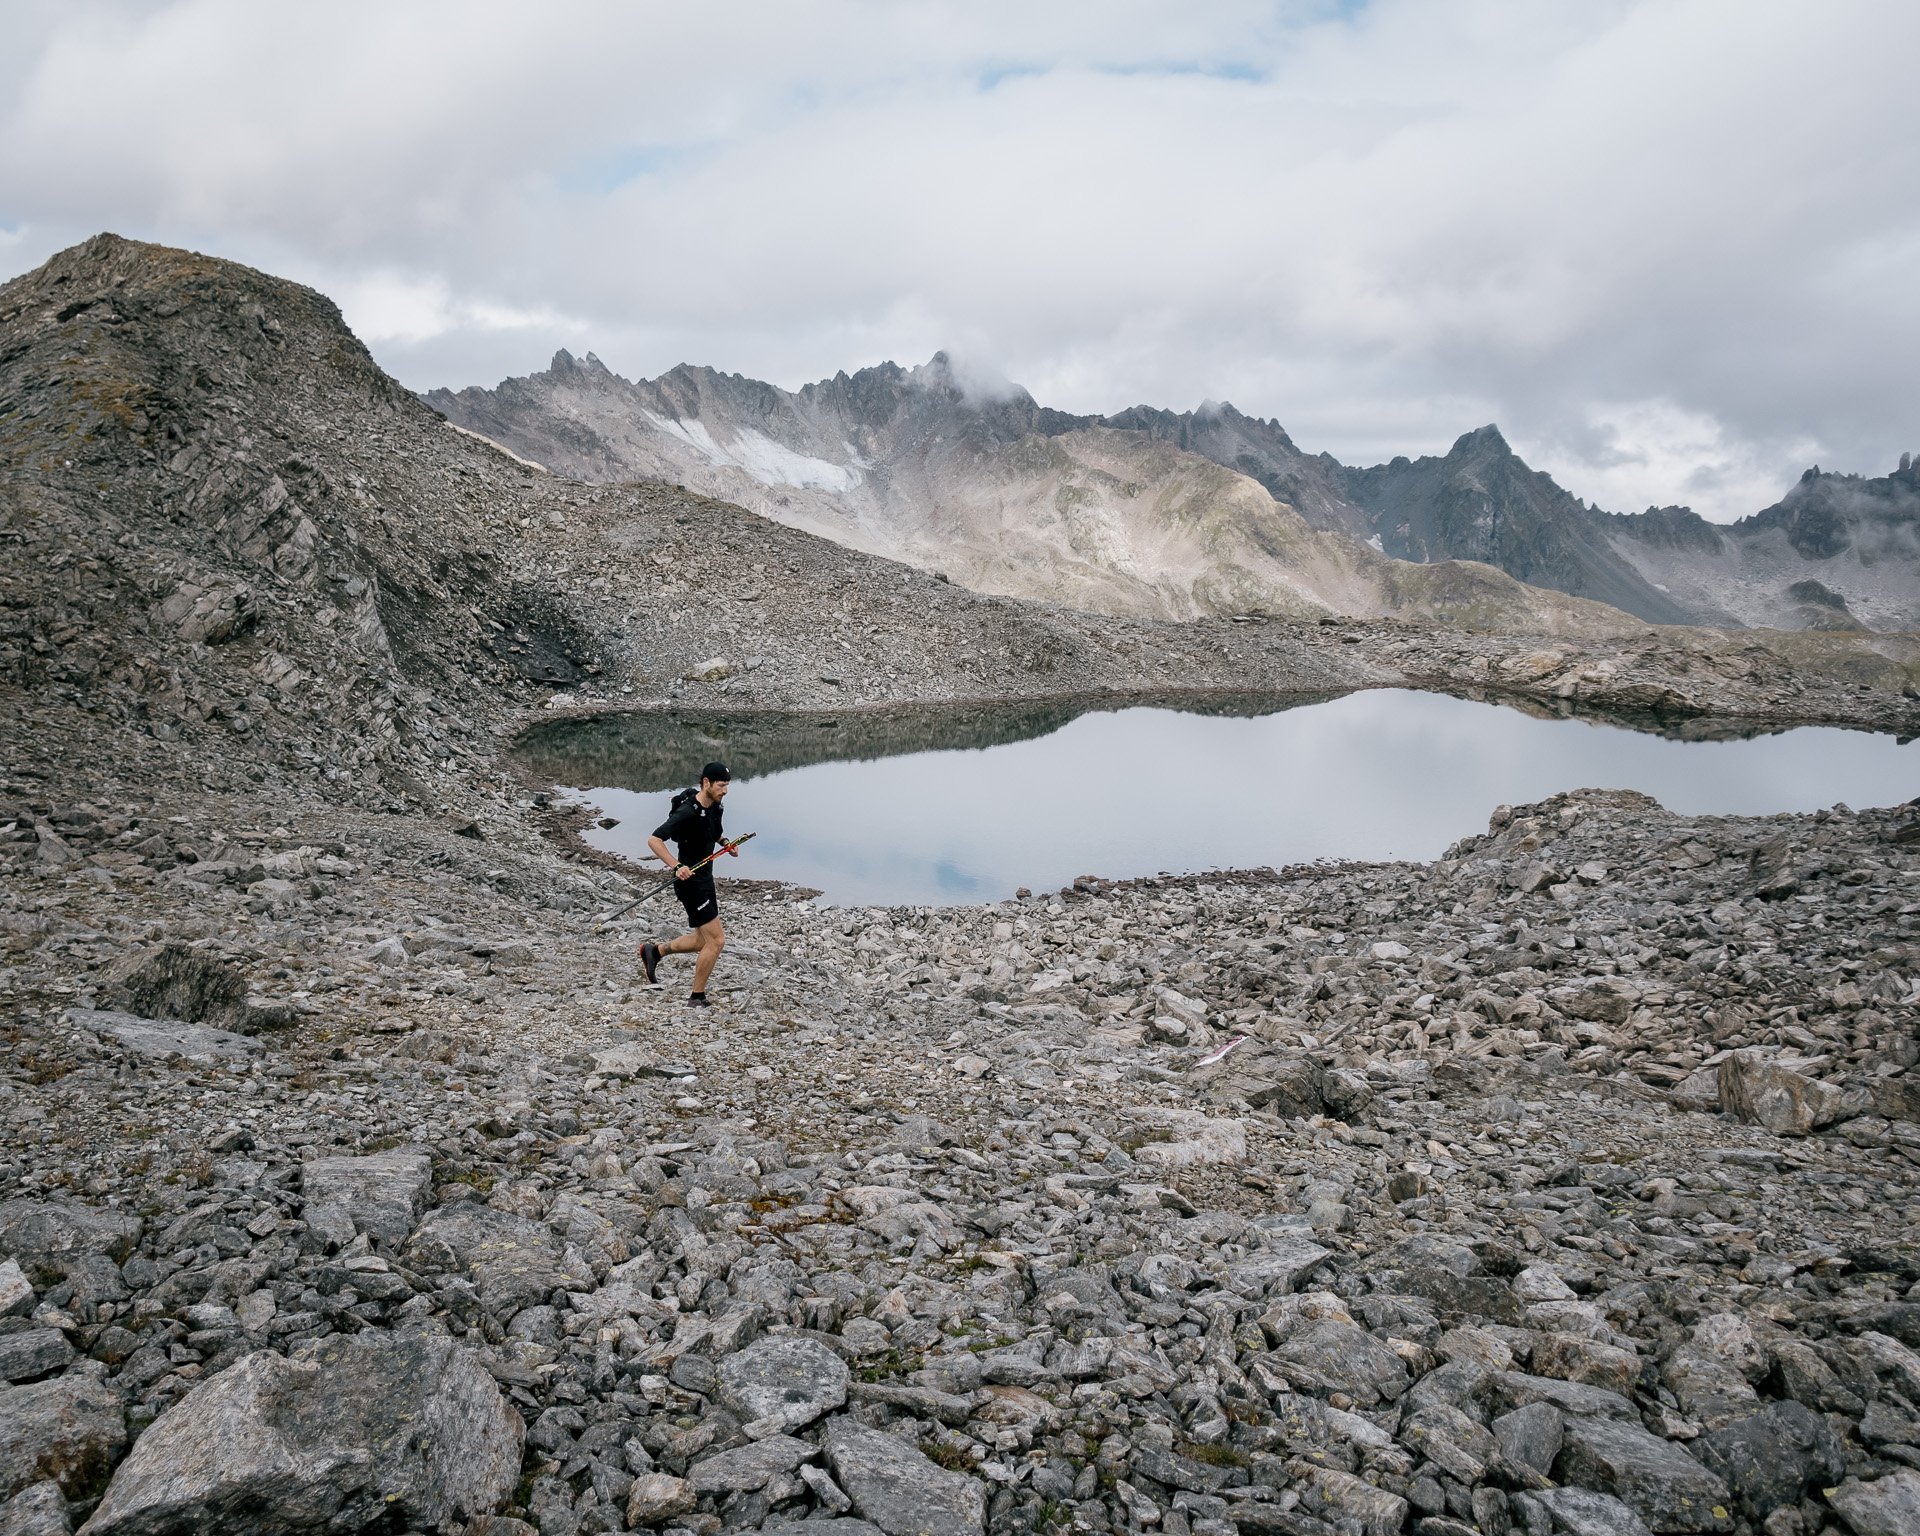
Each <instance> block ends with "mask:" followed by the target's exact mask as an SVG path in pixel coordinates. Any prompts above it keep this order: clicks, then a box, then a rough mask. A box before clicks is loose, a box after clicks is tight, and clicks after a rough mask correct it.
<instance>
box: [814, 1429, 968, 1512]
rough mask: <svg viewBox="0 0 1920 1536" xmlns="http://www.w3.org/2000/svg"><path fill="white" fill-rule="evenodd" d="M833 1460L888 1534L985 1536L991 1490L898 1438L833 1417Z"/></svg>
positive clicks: (861, 1505) (863, 1508)
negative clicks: (945, 1466)
mask: <svg viewBox="0 0 1920 1536" xmlns="http://www.w3.org/2000/svg"><path fill="white" fill-rule="evenodd" d="M824 1444H825V1448H826V1453H827V1461H828V1463H829V1464H830V1465H831V1466H832V1468H833V1475H834V1476H835V1477H836V1478H837V1479H839V1482H840V1486H841V1487H842V1488H844V1489H845V1490H846V1492H847V1497H848V1498H850V1499H852V1500H853V1507H854V1508H855V1509H856V1510H858V1511H859V1512H860V1514H861V1516H862V1517H863V1518H865V1519H867V1520H871V1521H872V1522H873V1523H874V1524H875V1525H877V1526H879V1527H880V1529H881V1530H883V1531H885V1532H886V1533H887V1536H980V1533H981V1532H982V1531H983V1530H984V1529H985V1528H986V1520H987V1496H986V1490H985V1489H984V1488H983V1487H982V1486H981V1485H980V1484H979V1483H978V1482H976V1481H975V1480H974V1479H973V1478H971V1477H968V1476H966V1475H965V1474H964V1473H960V1472H948V1471H945V1470H944V1469H942V1468H940V1467H936V1466H935V1465H934V1464H933V1463H932V1462H931V1461H929V1460H927V1458H926V1457H925V1456H923V1455H921V1454H920V1452H919V1451H917V1450H915V1449H914V1448H913V1447H912V1446H910V1445H908V1444H907V1443H906V1441H904V1440H902V1439H900V1438H899V1437H898V1436H897V1435H889V1434H886V1433H884V1432H882V1431H881V1430H877V1429H869V1428H867V1426H866V1425H864V1424H861V1423H858V1422H856V1421H855V1420H853V1419H849V1418H837V1419H831V1420H829V1421H828V1423H827V1433H826V1438H825V1441H824Z"/></svg>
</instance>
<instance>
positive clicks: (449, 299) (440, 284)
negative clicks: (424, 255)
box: [323, 272, 587, 348]
mask: <svg viewBox="0 0 1920 1536" xmlns="http://www.w3.org/2000/svg"><path fill="white" fill-rule="evenodd" d="M323 286H325V287H326V288H327V290H328V291H329V292H330V294H331V296H332V297H333V299H334V301H335V302H336V303H338V304H339V306H340V312H341V314H342V315H344V316H345V317H346V321H347V324H348V325H350V326H352V327H353V331H354V334H355V335H357V336H359V338H360V339H361V340H362V341H364V342H366V343H367V345H368V346H369V347H370V348H377V347H379V346H381V345H382V344H383V343H396V344H398V345H401V346H417V345H419V344H420V343H422V342H427V341H432V340H434V339H436V338H438V337H441V336H444V335H446V334H447V333H448V332H449V331H454V330H472V331H479V332H489V331H538V332H541V333H542V334H545V335H552V334H555V333H556V332H574V333H578V332H581V331H584V330H585V329H587V327H586V326H585V325H583V324H582V323H581V322H580V321H577V320H569V319H567V318H566V317H565V316H563V315H561V314H560V313H559V312H558V311H557V310H554V309H552V308H548V307H545V306H543V307H540V308H537V309H520V308H517V307H515V306H514V305H511V304H501V303H497V302H489V301H487V300H485V299H480V298H473V297H463V296H459V295H456V294H455V293H454V292H453V289H452V287H451V285H450V284H449V283H448V282H447V280H446V279H445V278H441V277H424V278H422V277H410V276H407V275H406V274H404V273H398V272H373V273H368V274H366V275H364V276H355V277H343V278H341V279H340V281H339V282H338V283H335V284H324V280H323Z"/></svg>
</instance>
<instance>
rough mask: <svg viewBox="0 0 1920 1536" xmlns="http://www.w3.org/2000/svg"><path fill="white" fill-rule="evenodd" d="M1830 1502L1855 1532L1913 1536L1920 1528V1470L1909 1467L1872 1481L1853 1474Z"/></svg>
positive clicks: (1861, 1535)
mask: <svg viewBox="0 0 1920 1536" xmlns="http://www.w3.org/2000/svg"><path fill="white" fill-rule="evenodd" d="M1827 1502H1828V1503H1829V1504H1831V1505H1832V1506H1833V1507H1834V1508H1835V1509H1837V1510H1839V1511H1840V1518H1841V1519H1843V1520H1845V1521H1846V1522H1847V1524H1848V1525H1849V1526H1851V1527H1852V1528H1853V1533H1854V1536H1913V1532H1915V1531H1920V1472H1915V1471H1913V1470H1912V1469H1911V1468H1906V1469H1903V1470H1901V1471H1899V1472H1895V1473H1892V1474H1891V1475H1890V1476H1887V1477H1879V1478H1875V1479H1874V1480H1873V1481H1872V1482H1870V1483H1863V1482H1861V1481H1859V1479H1857V1478H1851V1477H1850V1478H1848V1479H1847V1480H1846V1481H1845V1482H1844V1483H1842V1484H1841V1485H1840V1486H1839V1487H1838V1488H1836V1489H1834V1490H1833V1492H1832V1493H1830V1494H1828V1495H1827Z"/></svg>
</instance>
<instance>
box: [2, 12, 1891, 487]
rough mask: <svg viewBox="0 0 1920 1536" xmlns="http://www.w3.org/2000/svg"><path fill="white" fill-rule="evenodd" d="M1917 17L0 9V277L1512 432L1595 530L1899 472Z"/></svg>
mask: <svg viewBox="0 0 1920 1536" xmlns="http://www.w3.org/2000/svg"><path fill="white" fill-rule="evenodd" d="M1917 101H1920V5H1914V4H1908V3H1904V0H1819V3H1813V0H1648V3H1636V0H1559V3H1542V0H1369V3H1345V4H1339V3H1334V0H1282V3H1270V4H1238V3H1227V0H1183V3H1182V4H1179V5H1170V4H1167V3H1165V0H1140V3H1133V0H1105V3H1098V4H1094V3H1073V0H1040V3H1035V0H1018V3H1003V0H957V3H953V4H944V3H942V4H916V3H891V4H883V3H862V0H837V3H836V0H773V3H754V0H732V3H730V4H727V5H724V6H717V5H701V4H687V3H685V0H682V3H678V4H674V5H655V4H643V3H637V0H618V3H607V4H588V3H578V4H565V3H556V0H546V3H543V4H540V5H537V6H536V5H527V4H524V3H521V4H490V3H480V0H460V3H450V4H440V5H434V4H406V5H401V4H393V3H386V0H383V3H374V4H354V3H346V0H329V3H327V4H325V5H320V4H309V5H305V6H295V5H292V4H284V5H262V4H258V3H256V0H180V3H172V4H160V3H134V0H125V3H119V4H111V3H97V4H85V3H79V0H55V3H46V4H35V3H31V0H26V3H23V0H13V3H11V4H8V5H6V6H5V8H4V10H0V274H4V275H8V276H10V275H12V274H13V273H15V272H18V271H23V270H25V269H27V268H29V267H31V266H33V265H35V264H37V263H38V262H40V261H42V260H43V259H45V257H46V256H48V255H49V254H50V253H52V252H53V251H55V250H58V249H60V248H61V247H63V246H65V245H68V244H71V243H73V242H74V241H76V240H79V239H82V238H84V237H86V236H87V235H89V234H92V233H95V232H96V231H98V230H101V229H112V230H115V231H118V232H119V233H121V234H125V235H129V236H136V237H140V238H144V239H150V240H158V241H163V242H166V243H168V244H175V245H184V246H191V247H195V248H197V249H200V250H204V251H208V252H211V253H213V254H216V255H220V256H226V257H232V258H235V259H237V260H240V261H245V262H248V263H250V264H252V265H255V266H259V267H262V268H265V269H267V270H269V271H273V272H276V273H279V274H282V275H285V276H289V277H294V278H298V279H299V280H301V281H304V282H307V283H311V284H313V285H314V286H316V287H319V288H321V289H323V290H324V291H325V292H327V293H329V294H331V295H332V296H333V297H334V298H336V299H337V300H338V301H339V302H340V304H341V306H342V308H343V309H344V310H345V312H346V316H347V319H348V321H349V322H350V323H351V324H352V325H353V326H354V328H355V329H356V330H357V331H358V332H359V333H360V335H361V336H362V337H363V338H364V339H365V340H366V342H367V343H368V345H369V346H370V347H371V348H372V349H373V352H374V354H375V356H376V357H378V358H379V359H380V360H381V362H382V363H384V364H385V365H386V367H387V368H389V369H390V370H391V371H392V372H393V373H395V374H396V375H397V376H398V377H399V378H401V379H402V380H403V381H405V382H406V383H407V384H409V385H412V386H414V387H416V388H428V387H431V386H434V385H441V384H446V385H452V386H460V385H465V384H473V383H482V384H492V383H495V382H497V381H498V380H499V379H500V378H502V377H504V376H506V375H508V374H512V373H524V372H528V371H530V370H533V369H536V368H539V367H543V366H545V363H546V361H547V359H548V358H549V357H550V356H551V354H552V352H553V351H554V349H555V348H556V347H559V346H566V347H568V348H570V349H572V350H573V351H575V352H577V353H583V352H585V351H587V350H589V349H591V350H593V351H595V352H597V353H598V354H599V355H600V357H601V358H602V359H604V360H605V361H606V363H607V364H608V365H609V366H610V367H612V368H614V369H615V370H616V371H618V372H620V373H623V374H626V375H629V376H639V375H652V374H657V373H659V372H661V371H662V370H664V369H666V368H668V367H671V366H672V365H673V364H675V363H677V362H682V361H685V362H694V363H707V364H711V365H713V366H715V367H718V368H722V369H726V370H728V371H737V372H741V373H746V374H750V375H753V376H755V377H759V378H765V379H771V380H772V381H774V382H776V383H779V384H783V385H786V386H789V387H793V386H796V385H799V384H801V383H804V382H806V381H807V380H810V379H814V378H818V377H822V376H825V375H828V374H831V373H833V372H835V371H837V370H839V369H842V368H845V369H848V370H852V369H854V368H858V367H861V366H863V365H866V364H869V363H873V362H877V361H880V360H881V359H884V358H894V359H896V360H899V361H902V362H909V363H910V362H916V361H922V360H924V359H925V358H926V357H927V356H928V355H930V354H931V353H932V352H933V351H934V350H935V349H937V348H941V347H945V348H948V349H950V350H951V351H953V352H955V353H956V354H957V355H958V356H961V357H963V358H965V359H967V360H969V361H970V362H971V363H972V364H973V365H974V366H975V367H977V368H979V369H983V370H997V371H998V372H1000V373H1002V374H1004V375H1006V376H1007V377H1010V378H1012V379H1015V380H1018V381H1019V382H1020V383H1022V384H1024V385H1026V386H1027V387H1028V388H1029V389H1031V390H1032V391H1033V393H1034V394H1035V395H1036V396H1037V397H1038V398H1039V399H1040V400H1042V401H1043V402H1045V403H1048V404H1052V405H1057V406H1060V407H1062V408H1065V409H1070V410H1079V411H1110V410H1115V409H1119V408H1121V407H1124V406H1126V405H1129V404H1133V403H1135V402H1140V401H1145V402H1149V403H1153V404H1157V405H1167V406H1172V407H1176V408H1184V407H1189V406H1192V405H1195V404H1197V403H1199V402H1200V401H1201V400H1203V399H1207V398H1216V399H1227V400H1231V401H1233V402H1234V403H1235V404H1236V405H1238V406H1239V407H1241V408H1242V409H1243V410H1246V411H1248V412H1250V413H1253V414H1256V415H1261V416H1275V417H1278V418H1279V419H1280V421H1281V422H1282V423H1283V424H1284V425H1285V426H1286V427H1287V429H1288V430H1289V431H1290V432H1292V434H1293V435H1294V438H1295V440H1296V441H1298V442H1299V443H1300V444H1301V445H1302V446H1303V447H1305V448H1308V449H1310V450H1318V449H1322V448H1325V449H1327V450H1329V451H1331V452H1333V453H1335V454H1336V455H1338V456H1340V457H1341V458H1343V459H1346V460H1348V461H1350V462H1353V461H1357V462H1369V463H1370V462H1374V461H1377V460H1379V459H1382V458H1386V457H1390V456H1391V455H1393V454H1395V453H1410V454H1419V453H1426V452H1438V451H1444V449H1445V448H1446V447H1447V445H1448V444H1449V443H1450V442H1451V441H1452V439H1453V438H1454V437H1455V436H1457V435H1458V434H1459V433H1460V432H1462V431H1465V430H1468V429H1470V428H1472V427H1475V426H1478V425H1480V424H1482V423H1484V422H1488V421H1497V422H1498V423H1499V424H1500V426H1501V427H1502V428H1503V429H1504V430H1505V431H1506V433H1507V435H1508V437H1509V439H1510V440H1511V441H1512V442H1513V444H1514V446H1515V447H1516V448H1517V449H1519V450H1520V452H1521V453H1523V454H1524V455H1525V456H1526V457H1527V458H1528V459H1529V460H1530V461H1531V462H1533V463H1534V464H1535V465H1536V466H1538V467H1542V468H1546V469H1549V470H1551V471H1552V472H1553V473H1554V474H1555V476H1556V477H1557V478H1559V479H1560V480H1561V482H1562V483H1563V484H1565V485H1566V486H1567V487H1568V488H1569V489H1570V490H1572V491H1574V492H1575V493H1576V494H1578V495H1581V496H1585V497H1587V498H1589V499H1590V500H1594V501H1597V502H1598V503H1599V504H1601V505H1602V506H1605V507H1608V508H1610V509H1612V510H1616V511H1637V510H1639V509H1640V508H1642V507H1644V506H1646V505H1648V504H1650V503H1654V502H1660V503H1665V502H1674V501H1680V502H1689V503H1691V504H1692V505H1693V506H1694V507H1696V508H1697V509H1698V510H1700V511H1702V512H1703V513H1706V514H1707V515H1709V516H1714V517H1731V516H1736V515H1739V514H1742V513H1745V512H1749V511H1752V510H1755V509H1757V508H1758V507H1760V506H1763V505H1765V504H1767V503H1768V502H1771V501H1773V500H1775V499H1777V497H1778V496H1779V494H1780V493H1781V492H1782V491H1783V490H1784V489H1785V488H1786V486H1787V485H1788V484H1789V483H1790V482H1791V481H1792V479H1793V478H1794V477H1795V476H1796V475H1797V474H1798V473H1799V471H1800V470H1801V469H1803V468H1805V467H1806V465H1808V464H1809V463H1812V462H1815V461H1816V460H1817V461H1818V462H1819V463H1821V464H1822V465H1824V466H1825V467H1827V468H1837V469H1845V470H1852V471H1858V472H1864V473H1873V474H1883V473H1885V472H1886V471H1887V470H1888V469H1890V468H1891V467H1892V465H1893V463H1894V461H1895V460H1896V458H1897V457H1898V455H1899V453H1900V452H1901V451H1902V450H1903V449H1920V106H1916V102H1917Z"/></svg>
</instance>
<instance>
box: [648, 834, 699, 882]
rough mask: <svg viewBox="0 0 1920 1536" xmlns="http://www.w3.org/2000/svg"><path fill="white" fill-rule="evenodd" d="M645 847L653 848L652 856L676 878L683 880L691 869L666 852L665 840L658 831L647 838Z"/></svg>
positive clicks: (690, 872)
mask: <svg viewBox="0 0 1920 1536" xmlns="http://www.w3.org/2000/svg"><path fill="white" fill-rule="evenodd" d="M647 847H649V848H651V849H652V850H653V856H654V857H655V858H656V859H658V860H659V861H660V862H661V863H662V864H665V865H666V866H667V867H668V868H669V869H671V870H672V871H673V872H674V875H675V876H676V878H678V879H681V880H684V879H686V878H687V876H688V875H690V874H692V873H693V871H692V870H690V869H688V868H687V867H686V866H685V865H683V864H682V863H681V862H680V860H679V859H678V858H676V857H675V856H674V855H673V854H671V853H668V852H667V840H666V839H665V838H664V837H662V836H661V835H660V834H659V833H658V832H656V833H654V834H653V836H652V837H650V838H648V839H647Z"/></svg>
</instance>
